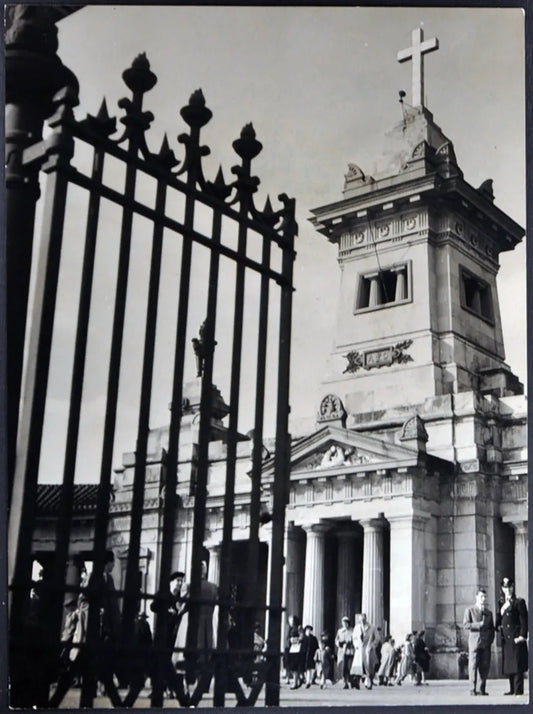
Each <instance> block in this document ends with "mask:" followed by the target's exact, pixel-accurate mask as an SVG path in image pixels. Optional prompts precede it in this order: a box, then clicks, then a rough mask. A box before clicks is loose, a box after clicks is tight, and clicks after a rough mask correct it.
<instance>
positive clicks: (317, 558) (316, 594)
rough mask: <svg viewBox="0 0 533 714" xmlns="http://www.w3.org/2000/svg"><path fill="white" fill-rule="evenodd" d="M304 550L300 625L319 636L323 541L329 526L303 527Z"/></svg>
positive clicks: (322, 606) (322, 618)
mask: <svg viewBox="0 0 533 714" xmlns="http://www.w3.org/2000/svg"><path fill="white" fill-rule="evenodd" d="M304 530H305V532H306V534H307V543H306V549H305V577H304V605H303V613H302V619H303V622H302V624H303V625H304V626H305V625H312V626H313V629H314V632H317V633H319V634H320V632H322V629H323V627H324V586H325V583H324V545H325V543H324V541H325V536H326V532H327V531H328V530H329V526H327V525H325V524H322V523H319V524H316V525H312V526H304Z"/></svg>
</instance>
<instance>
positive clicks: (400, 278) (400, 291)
mask: <svg viewBox="0 0 533 714" xmlns="http://www.w3.org/2000/svg"><path fill="white" fill-rule="evenodd" d="M392 270H393V271H394V272H395V273H396V290H395V293H394V301H395V302H400V301H401V300H405V299H406V297H407V283H406V279H405V267H404V266H403V265H402V266H401V267H398V268H392Z"/></svg>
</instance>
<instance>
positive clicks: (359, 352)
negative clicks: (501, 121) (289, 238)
mask: <svg viewBox="0 0 533 714" xmlns="http://www.w3.org/2000/svg"><path fill="white" fill-rule="evenodd" d="M436 49H438V41H437V40H436V39H435V38H433V39H431V40H426V41H424V37H423V31H422V29H420V28H418V29H416V30H414V31H413V34H412V46H411V47H409V48H408V49H406V50H403V51H401V52H399V54H398V60H399V61H400V62H403V61H406V60H412V67H413V80H412V83H413V86H412V104H407V102H405V101H404V96H405V93H404V92H400V102H401V106H402V112H403V119H402V121H400V122H399V123H398V124H397V125H396V126H394V127H393V128H392V130H391V131H390V132H389V133H388V135H387V136H386V148H385V152H384V154H383V157H382V166H381V167H380V171H379V173H377V174H376V175H375V176H369V175H367V174H365V173H364V172H363V171H362V170H361V169H360V168H359V167H358V166H356V165H355V164H349V166H348V172H347V174H346V176H345V183H344V191H343V198H342V200H340V201H338V202H336V203H332V204H329V205H326V206H321V207H320V208H316V209H314V210H313V211H312V213H313V218H312V219H311V220H312V223H313V225H314V226H315V227H316V228H317V230H318V231H319V232H320V233H322V234H323V235H325V236H326V237H327V239H328V240H329V241H330V242H332V243H335V244H337V245H338V247H339V252H338V262H339V266H340V270H341V278H340V299H339V303H338V315H337V326H336V335H335V344H334V348H333V351H332V354H331V356H330V359H329V363H328V368H327V374H326V377H325V380H324V386H325V389H327V390H329V391H333V392H335V393H338V394H339V395H342V399H343V400H344V405H345V408H346V411H347V412H348V414H356V413H371V412H378V411H380V410H383V409H388V408H395V407H398V406H399V405H404V404H413V403H420V402H422V401H423V400H424V399H426V398H428V397H431V396H439V395H445V394H453V393H458V392H464V391H470V390H479V391H480V392H481V394H494V395H496V396H506V395H510V394H519V393H521V392H522V385H521V384H520V382H519V381H518V379H517V378H516V377H515V376H514V375H513V374H512V373H511V371H510V369H509V367H508V366H507V364H506V363H505V351H504V345H503V337H502V326H501V319H500V310H499V304H498V291H497V285H496V276H497V273H498V268H499V262H498V257H499V254H500V253H501V252H503V251H507V250H512V249H513V248H514V247H515V246H516V244H517V243H518V242H519V241H520V240H521V238H522V235H523V230H522V228H521V227H520V226H519V225H517V224H516V223H515V222H514V221H513V220H511V218H509V217H508V216H507V215H506V214H505V213H504V212H503V211H501V210H500V209H499V208H498V207H497V206H496V205H495V203H494V194H493V189H492V181H491V180H490V179H487V180H486V181H485V182H484V183H483V184H482V185H481V186H480V187H479V188H477V189H476V188H474V187H473V186H471V185H470V184H468V183H467V181H466V180H465V179H464V177H463V173H462V171H461V169H460V167H459V165H458V162H457V159H456V157H455V152H454V148H453V144H452V142H451V141H450V139H449V138H448V137H447V136H446V135H445V134H444V133H443V131H442V130H441V128H440V127H439V126H438V125H437V124H436V123H435V121H434V119H433V115H432V113H431V112H430V111H429V110H428V108H427V107H426V106H425V105H424V68H423V61H424V55H425V54H426V53H428V52H430V51H432V50H436ZM348 425H349V423H348Z"/></svg>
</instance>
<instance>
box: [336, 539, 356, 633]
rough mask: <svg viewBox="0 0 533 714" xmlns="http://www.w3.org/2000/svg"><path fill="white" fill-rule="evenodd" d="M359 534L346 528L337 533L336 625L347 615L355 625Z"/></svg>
mask: <svg viewBox="0 0 533 714" xmlns="http://www.w3.org/2000/svg"><path fill="white" fill-rule="evenodd" d="M358 535H359V534H358V533H357V532H356V531H354V530H349V529H348V528H345V529H343V530H340V531H339V532H338V533H336V536H337V541H338V549H337V603H336V615H337V616H336V619H335V622H336V623H340V621H341V619H342V618H343V617H344V616H345V615H346V616H347V617H349V618H350V621H351V623H352V625H353V624H354V615H355V608H356V605H355V571H354V568H355V547H354V544H355V540H356V539H357V538H358Z"/></svg>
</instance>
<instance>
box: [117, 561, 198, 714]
mask: <svg viewBox="0 0 533 714" xmlns="http://www.w3.org/2000/svg"><path fill="white" fill-rule="evenodd" d="M187 606H188V602H187V586H186V585H185V573H183V572H181V571H176V572H174V573H172V574H171V575H170V577H169V581H168V587H167V588H163V589H162V590H159V591H158V592H157V593H156V594H155V597H154V599H153V601H152V603H151V604H150V610H151V611H152V612H154V613H155V614H156V615H157V617H160V618H162V619H163V625H164V632H165V638H164V652H162V653H161V658H160V660H156V661H157V662H158V665H159V668H158V671H157V670H156V671H155V672H154V675H155V676H154V679H155V678H156V677H161V679H162V681H161V682H160V684H161V686H162V687H163V690H165V689H168V690H170V691H171V692H172V693H173V694H174V696H175V697H176V699H177V700H178V701H179V703H180V704H181V705H182V706H187V705H188V703H189V700H188V695H187V692H186V691H185V685H184V682H183V675H182V674H178V672H176V667H175V665H174V662H173V656H174V648H175V647H176V638H177V636H178V631H179V628H180V624H181V621H182V619H183V615H184V614H185V612H186V610H187ZM138 681H140V679H139V680H138ZM137 686H138V682H137V683H135V686H132V687H131V688H130V691H129V692H128V695H127V696H126V699H125V700H124V706H133V703H134V702H135V700H136V698H137V695H138V693H139V691H140V690H137Z"/></svg>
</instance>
